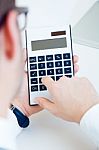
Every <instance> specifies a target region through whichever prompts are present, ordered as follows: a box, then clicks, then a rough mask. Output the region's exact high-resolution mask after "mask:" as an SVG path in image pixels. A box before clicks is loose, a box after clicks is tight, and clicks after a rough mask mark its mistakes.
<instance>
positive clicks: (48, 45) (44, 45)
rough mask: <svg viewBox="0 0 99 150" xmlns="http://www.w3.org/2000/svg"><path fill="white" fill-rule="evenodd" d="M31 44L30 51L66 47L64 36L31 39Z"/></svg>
mask: <svg viewBox="0 0 99 150" xmlns="http://www.w3.org/2000/svg"><path fill="white" fill-rule="evenodd" d="M31 45H32V51H36V50H46V49H54V48H65V47H67V41H66V37H65V38H55V39H48V40H38V41H32V42H31Z"/></svg>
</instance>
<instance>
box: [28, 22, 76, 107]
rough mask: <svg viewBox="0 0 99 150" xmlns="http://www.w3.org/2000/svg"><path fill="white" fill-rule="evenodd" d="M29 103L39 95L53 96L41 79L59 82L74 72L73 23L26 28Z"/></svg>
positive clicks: (33, 102)
mask: <svg viewBox="0 0 99 150" xmlns="http://www.w3.org/2000/svg"><path fill="white" fill-rule="evenodd" d="M26 47H27V56H28V60H27V71H28V90H29V104H30V105H31V106H32V105H37V103H36V102H35V98H36V97H45V98H48V99H51V96H50V94H49V92H48V90H47V88H46V87H45V86H44V85H43V84H42V82H41V79H42V77H45V76H50V77H51V78H52V79H53V80H55V81H57V80H59V79H60V78H61V77H62V76H67V77H72V76H73V75H74V65H73V50H72V35H71V26H70V25H68V26H66V27H48V28H40V29H29V30H27V31H26Z"/></svg>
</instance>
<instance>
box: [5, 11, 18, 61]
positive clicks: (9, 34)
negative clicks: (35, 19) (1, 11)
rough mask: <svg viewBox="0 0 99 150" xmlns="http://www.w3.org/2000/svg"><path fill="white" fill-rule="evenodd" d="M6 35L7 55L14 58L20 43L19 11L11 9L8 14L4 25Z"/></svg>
mask: <svg viewBox="0 0 99 150" xmlns="http://www.w3.org/2000/svg"><path fill="white" fill-rule="evenodd" d="M4 35H5V55H6V57H7V58H8V59H13V57H14V56H15V53H16V49H17V46H18V44H19V31H18V26H17V13H16V12H15V11H11V12H10V13H9V14H8V15H7V19H6V22H5V25H4Z"/></svg>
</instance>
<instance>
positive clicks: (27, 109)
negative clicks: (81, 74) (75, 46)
mask: <svg viewBox="0 0 99 150" xmlns="http://www.w3.org/2000/svg"><path fill="white" fill-rule="evenodd" d="M24 53H25V50H24ZM24 60H25V61H24V62H26V56H25V58H24ZM77 62H78V56H76V55H75V56H74V64H75V65H74V66H75V67H74V68H75V73H76V72H78V70H79V66H78V65H77ZM27 85H28V81H27V72H24V80H23V83H22V86H21V89H20V91H19V94H18V95H17V97H16V99H15V100H14V101H13V104H14V106H18V107H20V108H21V109H22V111H23V112H24V114H25V115H26V116H28V117H29V116H31V115H33V114H34V113H37V112H39V111H41V110H42V109H43V108H42V107H40V106H29V103H28V102H29V100H28V86H27Z"/></svg>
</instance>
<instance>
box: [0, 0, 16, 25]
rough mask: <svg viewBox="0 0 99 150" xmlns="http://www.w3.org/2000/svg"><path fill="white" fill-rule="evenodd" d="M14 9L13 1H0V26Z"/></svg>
mask: <svg viewBox="0 0 99 150" xmlns="http://www.w3.org/2000/svg"><path fill="white" fill-rule="evenodd" d="M14 8H15V0H0V26H1V25H2V24H3V20H4V18H5V16H6V15H7V13H8V12H9V11H10V10H11V9H14Z"/></svg>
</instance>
